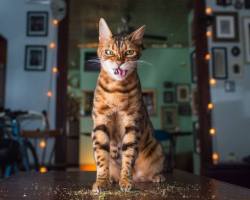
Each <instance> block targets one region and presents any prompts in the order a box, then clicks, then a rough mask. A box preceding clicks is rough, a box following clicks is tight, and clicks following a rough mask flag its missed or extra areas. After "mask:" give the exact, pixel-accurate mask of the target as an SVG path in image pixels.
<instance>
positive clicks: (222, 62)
mask: <svg viewBox="0 0 250 200" xmlns="http://www.w3.org/2000/svg"><path fill="white" fill-rule="evenodd" d="M212 57H213V59H212V68H213V77H214V78H215V79H227V76H228V69H227V49H226V48H225V47H214V48H212Z"/></svg>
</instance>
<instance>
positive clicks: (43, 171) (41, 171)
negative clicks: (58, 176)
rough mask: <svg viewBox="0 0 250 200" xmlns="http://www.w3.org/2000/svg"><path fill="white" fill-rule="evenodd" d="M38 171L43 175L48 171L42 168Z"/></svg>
mask: <svg viewBox="0 0 250 200" xmlns="http://www.w3.org/2000/svg"><path fill="white" fill-rule="evenodd" d="M39 171H40V173H42V174H44V173H46V172H48V169H47V167H44V166H42V167H40V169H39Z"/></svg>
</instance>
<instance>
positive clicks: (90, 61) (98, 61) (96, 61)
mask: <svg viewBox="0 0 250 200" xmlns="http://www.w3.org/2000/svg"><path fill="white" fill-rule="evenodd" d="M87 62H88V63H101V61H100V59H99V58H93V59H89V60H87Z"/></svg>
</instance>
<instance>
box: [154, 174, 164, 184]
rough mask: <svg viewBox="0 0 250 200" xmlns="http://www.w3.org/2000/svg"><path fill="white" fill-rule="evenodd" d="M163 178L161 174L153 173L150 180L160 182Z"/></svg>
mask: <svg viewBox="0 0 250 200" xmlns="http://www.w3.org/2000/svg"><path fill="white" fill-rule="evenodd" d="M165 180H166V178H165V176H163V175H162V174H158V175H155V176H154V177H153V178H152V182H154V183H161V182H164V181H165Z"/></svg>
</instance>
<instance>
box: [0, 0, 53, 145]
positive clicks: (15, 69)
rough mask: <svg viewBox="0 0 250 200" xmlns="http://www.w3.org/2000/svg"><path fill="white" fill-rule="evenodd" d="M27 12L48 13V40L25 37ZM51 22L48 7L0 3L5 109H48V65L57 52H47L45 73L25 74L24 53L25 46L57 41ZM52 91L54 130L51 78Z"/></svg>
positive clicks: (23, 0)
mask: <svg viewBox="0 0 250 200" xmlns="http://www.w3.org/2000/svg"><path fill="white" fill-rule="evenodd" d="M27 11H48V12H49V17H50V19H49V33H48V36H47V37H27V36H26V14H27ZM50 22H51V13H50V8H49V6H48V5H40V4H27V3H26V0H18V1H16V0H1V1H0V24H1V25H0V34H2V35H3V36H4V37H5V38H7V40H8V52H7V73H6V76H7V77H6V98H5V106H6V108H11V109H22V110H36V111H42V110H46V109H47V107H48V97H47V95H46V93H47V91H48V88H49V82H50V74H51V66H52V65H54V64H55V63H56V49H49V48H48V49H47V70H46V71H45V72H30V71H24V58H25V55H24V54H25V45H48V44H49V43H50V42H51V41H53V40H54V39H56V34H57V29H56V28H55V27H53V26H52V24H51V23H50ZM52 92H53V96H52V98H51V103H50V105H49V119H50V123H51V127H52V128H53V127H54V126H55V95H56V91H55V78H53V85H52ZM49 145H50V144H49Z"/></svg>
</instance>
